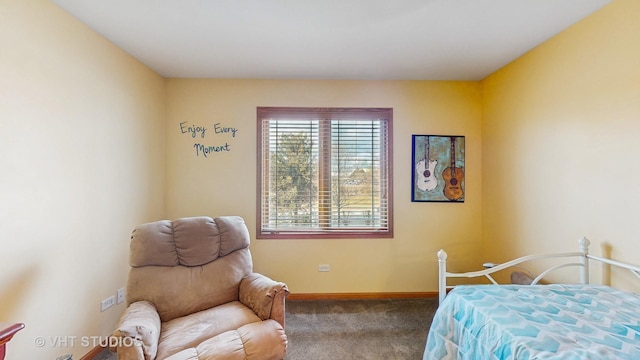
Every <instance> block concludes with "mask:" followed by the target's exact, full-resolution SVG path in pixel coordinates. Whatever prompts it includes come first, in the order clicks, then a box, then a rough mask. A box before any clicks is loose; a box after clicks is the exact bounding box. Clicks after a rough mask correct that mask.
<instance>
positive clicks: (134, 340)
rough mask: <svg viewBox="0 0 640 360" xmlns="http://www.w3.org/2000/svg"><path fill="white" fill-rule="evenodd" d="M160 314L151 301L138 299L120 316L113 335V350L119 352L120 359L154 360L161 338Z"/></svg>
mask: <svg viewBox="0 0 640 360" xmlns="http://www.w3.org/2000/svg"><path fill="white" fill-rule="evenodd" d="M160 324H161V323H160V315H158V311H157V310H156V307H155V305H153V304H152V303H151V302H149V301H136V302H134V303H132V304H131V305H129V307H127V308H126V309H125V311H124V313H123V314H122V316H121V317H120V321H119V322H118V327H117V328H116V330H115V331H114V332H113V334H112V335H111V336H112V337H115V338H117V341H116V340H114V341H110V344H111V343H113V346H112V347H111V348H110V349H111V351H114V352H117V353H118V360H153V359H155V358H156V353H157V351H158V341H159V339H160Z"/></svg>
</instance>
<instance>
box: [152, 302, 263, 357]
mask: <svg viewBox="0 0 640 360" xmlns="http://www.w3.org/2000/svg"><path fill="white" fill-rule="evenodd" d="M260 321H261V320H260V318H259V317H258V316H257V315H256V314H255V313H254V312H253V311H252V310H251V309H249V308H248V307H246V306H244V305H243V304H242V303H240V302H239V301H232V302H229V303H226V304H222V305H219V306H216V307H214V308H211V309H207V310H203V311H199V312H196V313H193V314H190V315H187V316H183V317H180V318H176V319H173V320H170V321H167V322H163V323H162V328H161V331H160V341H159V344H158V355H157V357H156V358H157V359H165V358H167V357H169V356H171V355H173V354H175V353H178V352H180V351H182V350H185V349H189V348H194V347H196V346H197V345H199V344H200V343H202V342H204V341H205V340H208V339H210V338H212V337H215V336H217V335H220V334H222V333H225V332H227V331H230V330H236V329H238V328H240V327H242V326H243V325H246V324H250V323H255V322H260Z"/></svg>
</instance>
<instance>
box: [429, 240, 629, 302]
mask: <svg viewBox="0 0 640 360" xmlns="http://www.w3.org/2000/svg"><path fill="white" fill-rule="evenodd" d="M590 244H591V241H589V239H587V238H586V237H582V238H580V239H579V240H578V245H579V251H577V252H566V253H557V254H542V255H527V256H522V257H519V258H517V259H514V260H511V261H508V262H505V263H502V264H499V265H496V266H493V267H491V268H489V269H486V270H480V271H470V272H464V273H452V272H447V253H446V252H445V251H444V250H440V251H438V297H439V302H440V303H442V301H443V300H444V298H445V296H446V294H447V289H451V288H453V287H454V286H449V285H447V279H448V278H453V277H457V278H475V277H482V276H484V277H486V278H487V279H489V281H491V282H492V283H493V284H496V285H498V282H497V281H495V279H494V278H493V277H492V276H491V274H493V273H494V272H497V271H500V270H504V269H506V268H509V267H514V266H516V265H518V264H521V263H523V262H526V261H531V260H537V259H550V258H566V259H576V258H577V262H566V263H562V264H558V265H554V266H552V267H550V268H548V269H546V270H545V271H543V272H541V273H540V275H538V276H537V277H536V278H535V279H533V281H532V282H531V285H535V284H538V282H540V280H542V279H543V278H544V277H545V276H547V275H548V274H549V273H551V272H553V271H555V270H558V269H561V268H565V267H572V266H577V267H579V268H580V269H579V270H580V283H581V284H588V283H589V260H590V259H591V260H595V261H599V262H602V263H605V264H609V265H613V266H616V267H620V268H623V269H626V270H629V271H631V272H632V273H633V274H634V275H635V276H637V277H638V278H640V267H638V266H635V265H631V264H627V263H623V262H620V261H616V260H611V259H606V258H602V257H598V256H593V255H589V245H590Z"/></svg>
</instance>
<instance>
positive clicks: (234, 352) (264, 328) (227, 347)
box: [164, 319, 287, 360]
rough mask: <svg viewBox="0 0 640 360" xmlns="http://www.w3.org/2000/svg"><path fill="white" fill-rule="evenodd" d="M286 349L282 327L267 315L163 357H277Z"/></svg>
mask: <svg viewBox="0 0 640 360" xmlns="http://www.w3.org/2000/svg"><path fill="white" fill-rule="evenodd" d="M286 353H287V336H286V335H285V333H284V329H283V328H282V325H280V324H279V323H278V322H277V321H275V320H271V319H269V320H265V321H259V322H255V323H251V324H247V325H244V326H241V327H240V328H239V329H238V330H230V331H227V332H225V333H222V334H220V335H218V336H214V337H212V338H210V339H208V340H205V341H203V342H202V343H200V345H198V346H196V347H195V348H188V349H184V350H182V351H180V352H178V353H175V354H173V355H172V356H170V357H169V358H166V359H164V360H281V359H284V357H285V355H286Z"/></svg>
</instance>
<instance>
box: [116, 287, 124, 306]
mask: <svg viewBox="0 0 640 360" xmlns="http://www.w3.org/2000/svg"><path fill="white" fill-rule="evenodd" d="M116 294H117V296H118V298H117V300H116V303H117V304H120V303H121V302H124V294H125V292H124V288H120V289H118V292H117V293H116Z"/></svg>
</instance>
